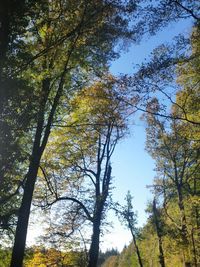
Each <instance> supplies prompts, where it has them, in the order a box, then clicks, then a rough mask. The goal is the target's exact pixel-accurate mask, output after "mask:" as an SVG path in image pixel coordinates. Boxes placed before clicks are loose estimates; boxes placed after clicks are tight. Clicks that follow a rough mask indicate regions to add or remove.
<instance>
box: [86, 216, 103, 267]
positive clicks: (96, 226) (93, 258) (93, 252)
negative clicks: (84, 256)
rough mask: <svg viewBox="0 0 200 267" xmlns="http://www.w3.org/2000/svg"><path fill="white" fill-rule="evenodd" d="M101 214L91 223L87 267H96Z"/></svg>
mask: <svg viewBox="0 0 200 267" xmlns="http://www.w3.org/2000/svg"><path fill="white" fill-rule="evenodd" d="M100 224H101V214H98V215H97V216H96V219H95V220H94V222H93V233H92V242H91V246H90V250H89V262H88V267H96V266H97V261H98V257H99V238H100Z"/></svg>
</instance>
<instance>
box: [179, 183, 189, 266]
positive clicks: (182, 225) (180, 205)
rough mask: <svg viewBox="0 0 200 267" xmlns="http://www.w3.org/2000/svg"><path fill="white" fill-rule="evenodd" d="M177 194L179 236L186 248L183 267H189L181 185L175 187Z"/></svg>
mask: <svg viewBox="0 0 200 267" xmlns="http://www.w3.org/2000/svg"><path fill="white" fill-rule="evenodd" d="M177 192H178V206H179V210H180V213H181V236H182V241H183V244H184V245H185V246H186V253H184V254H186V255H185V256H186V259H185V267H191V266H192V264H191V261H190V259H189V240H188V231H187V221H186V216H185V207H184V203H183V195H182V185H180V184H179V185H178V186H177Z"/></svg>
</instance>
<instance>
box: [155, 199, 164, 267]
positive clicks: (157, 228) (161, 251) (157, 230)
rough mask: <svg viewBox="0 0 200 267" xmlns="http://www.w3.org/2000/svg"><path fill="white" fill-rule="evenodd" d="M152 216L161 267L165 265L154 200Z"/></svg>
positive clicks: (160, 231)
mask: <svg viewBox="0 0 200 267" xmlns="http://www.w3.org/2000/svg"><path fill="white" fill-rule="evenodd" d="M153 216H154V222H155V227H156V234H157V237H158V246H159V262H160V266H161V267H165V258H164V252H163V245H162V230H161V229H160V225H159V218H158V217H159V216H158V211H157V207H156V200H155V199H154V200H153Z"/></svg>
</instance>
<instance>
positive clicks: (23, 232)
mask: <svg viewBox="0 0 200 267" xmlns="http://www.w3.org/2000/svg"><path fill="white" fill-rule="evenodd" d="M35 156H36V155H35ZM40 156H41V155H40ZM40 156H37V157H36V158H34V160H33V161H32V163H31V165H30V168H29V172H28V174H27V181H26V184H25V188H24V195H23V199H22V204H21V207H20V210H19V217H18V223H17V229H16V234H15V243H14V247H13V253H12V260H11V265H10V266H11V267H22V266H23V258H24V251H25V244H26V236H27V229H28V221H29V215H30V207H31V201H32V196H33V191H34V185H35V181H36V177H37V172H38V168H39V162H40Z"/></svg>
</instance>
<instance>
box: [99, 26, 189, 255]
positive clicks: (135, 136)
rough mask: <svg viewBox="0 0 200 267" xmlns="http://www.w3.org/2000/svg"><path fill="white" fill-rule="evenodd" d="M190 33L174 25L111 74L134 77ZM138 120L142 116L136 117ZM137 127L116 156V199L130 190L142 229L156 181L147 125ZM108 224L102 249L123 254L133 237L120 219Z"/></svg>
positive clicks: (135, 50)
mask: <svg viewBox="0 0 200 267" xmlns="http://www.w3.org/2000/svg"><path fill="white" fill-rule="evenodd" d="M190 31H191V24H190V23H189V22H188V21H187V22H186V21H185V22H184V21H182V22H180V23H174V24H173V25H170V26H169V27H168V28H167V29H165V30H163V31H162V32H160V33H158V34H157V35H156V36H154V37H151V38H146V39H144V40H143V42H142V43H141V44H139V45H132V46H130V48H129V51H128V52H126V53H123V54H122V55H121V57H120V58H119V59H118V60H116V61H115V62H113V63H112V64H111V68H110V71H111V72H112V73H113V74H115V75H118V74H120V73H128V74H131V73H133V72H134V66H135V65H136V64H140V63H141V62H144V60H145V58H148V57H149V55H150V53H151V51H152V50H153V49H154V48H155V47H156V46H158V45H159V44H161V43H163V42H170V41H171V40H172V38H173V36H175V35H176V34H177V33H185V34H188V33H190ZM137 117H139V116H137ZM133 120H134V122H135V124H136V125H135V126H134V125H132V126H131V127H130V136H129V137H128V138H126V139H124V140H123V141H121V142H120V143H119V144H118V146H117V148H116V150H115V153H114V155H113V158H112V162H113V176H114V181H113V185H114V187H115V189H114V190H113V199H114V200H115V201H119V202H121V203H123V202H124V201H123V200H124V197H125V195H126V193H127V191H128V190H130V191H131V194H132V195H133V197H134V199H133V205H134V209H135V210H137V211H138V225H139V226H142V225H143V224H144V223H145V221H146V214H145V208H146V204H147V202H148V200H150V199H151V194H150V192H149V189H147V188H146V185H150V184H152V180H153V177H154V174H155V173H154V171H153V169H154V161H153V160H152V159H151V157H150V156H149V155H148V154H147V152H146V151H145V125H144V122H142V121H140V120H139V119H138V118H135V119H134V118H133ZM108 221H113V224H112V227H110V233H109V234H105V235H104V237H102V240H104V242H103V243H102V245H101V248H102V249H103V250H105V249H106V248H112V247H114V248H118V249H119V250H121V249H122V248H123V247H124V245H125V244H126V245H127V244H128V243H129V242H130V240H131V236H130V234H129V232H128V231H125V230H124V227H121V226H120V223H119V222H118V221H117V218H115V217H114V216H113V214H111V213H110V214H109V216H108Z"/></svg>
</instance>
